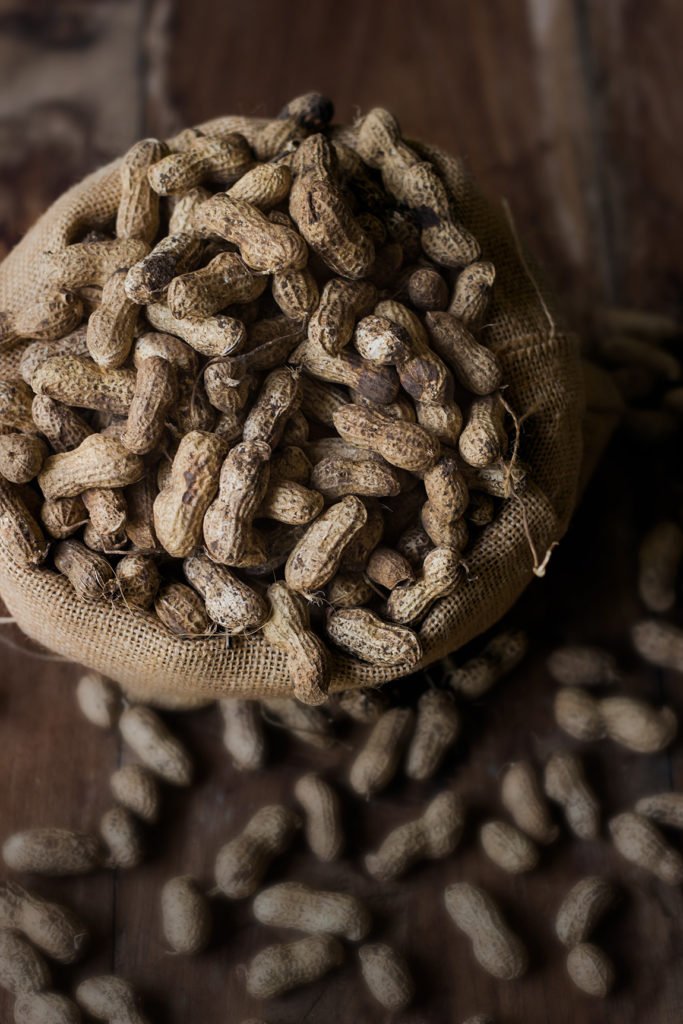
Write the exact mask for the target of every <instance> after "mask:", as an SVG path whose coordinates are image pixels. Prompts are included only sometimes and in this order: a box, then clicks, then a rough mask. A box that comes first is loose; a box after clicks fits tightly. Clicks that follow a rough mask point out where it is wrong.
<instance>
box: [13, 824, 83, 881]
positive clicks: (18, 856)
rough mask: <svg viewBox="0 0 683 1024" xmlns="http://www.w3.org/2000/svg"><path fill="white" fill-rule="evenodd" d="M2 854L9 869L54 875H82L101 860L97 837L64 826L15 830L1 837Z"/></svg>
mask: <svg viewBox="0 0 683 1024" xmlns="http://www.w3.org/2000/svg"><path fill="white" fill-rule="evenodd" d="M2 856H3V858H4V861H5V864H6V865H7V867H8V868H11V869H12V871H27V872H30V873H31V874H34V875H52V876H56V877H57V876H66V875H83V874H86V873H87V872H89V871H94V870H95V869H96V868H99V867H101V866H102V863H103V859H102V847H101V845H100V841H99V839H98V838H97V836H94V835H92V834H91V833H89V832H73V831H70V830H69V829H66V828H31V829H27V830H26V831H24V832H15V834H14V835H12V836H10V837H9V839H6V840H5V842H4V845H3V847H2Z"/></svg>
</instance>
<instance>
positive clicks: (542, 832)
mask: <svg viewBox="0 0 683 1024" xmlns="http://www.w3.org/2000/svg"><path fill="white" fill-rule="evenodd" d="M500 796H501V801H502V804H503V806H504V807H505V809H506V811H508V813H509V814H510V816H511V817H512V820H513V821H514V823H515V825H517V827H518V828H520V829H521V830H522V832H525V833H526V834H527V835H528V836H530V837H531V839H534V840H535V841H536V842H537V843H542V844H543V845H546V844H548V843H553V842H555V840H556V839H557V837H558V835H559V829H558V827H557V825H556V824H555V823H554V822H553V820H552V818H551V817H550V811H549V809H548V805H547V803H546V800H545V798H544V796H543V791H542V789H541V786H540V783H539V781H538V778H537V776H536V773H535V771H534V770H533V768H532V766H531V765H530V764H529V762H528V761H516V762H514V763H513V764H511V765H509V766H508V767H507V768H506V770H505V774H504V775H503V780H502V783H501V792H500Z"/></svg>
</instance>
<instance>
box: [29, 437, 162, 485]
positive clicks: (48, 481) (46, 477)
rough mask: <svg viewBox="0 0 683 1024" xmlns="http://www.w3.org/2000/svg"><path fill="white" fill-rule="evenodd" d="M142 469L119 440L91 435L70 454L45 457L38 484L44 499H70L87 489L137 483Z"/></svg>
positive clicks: (139, 460)
mask: <svg viewBox="0 0 683 1024" xmlns="http://www.w3.org/2000/svg"><path fill="white" fill-rule="evenodd" d="M144 469H145V467H144V465H143V463H142V460H141V459H140V458H139V457H138V456H137V455H134V454H132V453H130V452H129V451H128V450H127V449H126V448H125V447H124V446H123V445H122V444H121V443H120V442H119V441H115V440H114V439H113V438H110V437H104V436H103V435H101V434H91V435H90V436H88V437H86V438H85V440H84V441H82V442H81V444H80V445H79V446H78V448H76V449H74V450H73V451H70V452H64V453H62V454H59V455H51V456H49V458H47V459H46V460H45V463H44V465H43V469H42V471H41V472H40V474H39V475H38V483H39V485H40V488H41V490H42V492H43V494H44V495H45V497H46V498H73V497H75V496H76V495H77V494H82V493H83V491H87V490H89V489H91V488H99V487H103V488H116V487H126V486H127V485H128V484H132V483H135V482H136V481H137V480H140V479H141V477H142V476H143V474H144Z"/></svg>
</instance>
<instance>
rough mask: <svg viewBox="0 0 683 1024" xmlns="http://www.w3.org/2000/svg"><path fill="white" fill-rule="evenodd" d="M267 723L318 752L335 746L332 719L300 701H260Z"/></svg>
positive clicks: (279, 699) (265, 699) (285, 699)
mask: <svg viewBox="0 0 683 1024" xmlns="http://www.w3.org/2000/svg"><path fill="white" fill-rule="evenodd" d="M260 704H261V707H262V708H263V711H264V717H265V719H266V721H268V722H271V724H273V720H274V724H276V725H277V726H278V727H279V728H282V729H286V730H287V732H289V733H291V735H292V736H294V737H295V739H297V740H300V741H301V742H302V743H306V744H308V746H310V747H316V748H317V749H318V750H327V749H329V748H330V747H332V746H334V742H335V741H334V737H333V736H332V735H331V733H330V719H329V717H328V716H327V715H326V714H325V713H324V712H323V711H322V710H321V709H320V708H315V707H312V706H311V705H310V704H302V703H301V702H300V701H298V700H294V699H287V698H278V699H275V698H272V699H270V700H269V699H267V698H264V699H262V700H261V701H260Z"/></svg>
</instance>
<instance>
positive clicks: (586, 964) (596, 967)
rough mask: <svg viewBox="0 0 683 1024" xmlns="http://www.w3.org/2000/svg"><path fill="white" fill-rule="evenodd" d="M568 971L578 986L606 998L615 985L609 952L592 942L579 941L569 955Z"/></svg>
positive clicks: (588, 992)
mask: <svg viewBox="0 0 683 1024" xmlns="http://www.w3.org/2000/svg"><path fill="white" fill-rule="evenodd" d="M567 973H568V974H569V977H570V978H571V979H572V981H573V982H574V984H575V985H576V987H577V988H579V989H581V991H582V992H585V993H586V995H589V996H597V997H598V998H600V999H604V998H605V996H607V995H609V993H610V991H611V990H612V987H613V985H614V967H613V966H612V961H611V960H610V959H609V957H608V956H607V954H606V953H605V952H603V950H602V949H599V948H598V947H597V946H594V945H593V944H592V943H590V942H582V943H579V945H578V946H574V948H573V949H571V950H570V951H569V953H568V955H567Z"/></svg>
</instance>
